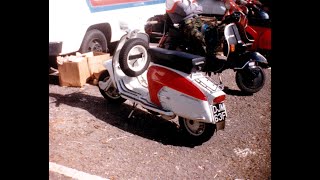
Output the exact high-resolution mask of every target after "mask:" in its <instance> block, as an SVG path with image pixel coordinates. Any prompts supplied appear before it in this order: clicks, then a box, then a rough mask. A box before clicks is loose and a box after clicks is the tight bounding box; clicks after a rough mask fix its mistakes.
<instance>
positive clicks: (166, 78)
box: [147, 65, 207, 106]
mask: <svg viewBox="0 0 320 180" xmlns="http://www.w3.org/2000/svg"><path fill="white" fill-rule="evenodd" d="M186 76H187V74H186ZM147 79H148V88H149V94H150V100H151V102H153V103H154V104H156V105H158V106H161V103H160V101H159V98H158V93H159V91H160V90H161V88H163V87H165V86H167V87H169V88H172V89H174V90H176V91H179V92H181V93H182V94H186V95H189V96H191V97H194V98H196V99H200V100H205V101H206V100H207V97H206V96H205V94H204V93H203V92H202V91H201V90H200V89H199V88H198V87H197V86H195V85H194V84H193V83H192V82H191V81H190V80H189V79H187V78H186V77H184V76H182V75H180V74H178V73H176V72H174V71H172V70H170V69H168V68H166V67H163V66H157V65H153V66H150V67H149V69H148V74H147Z"/></svg>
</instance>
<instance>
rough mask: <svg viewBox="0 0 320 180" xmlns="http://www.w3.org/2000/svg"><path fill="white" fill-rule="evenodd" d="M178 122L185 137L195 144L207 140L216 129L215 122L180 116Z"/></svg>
mask: <svg viewBox="0 0 320 180" xmlns="http://www.w3.org/2000/svg"><path fill="white" fill-rule="evenodd" d="M179 124H180V128H181V130H182V132H183V134H184V135H185V136H186V137H187V139H188V140H190V141H191V142H192V143H197V144H202V143H204V142H206V141H208V140H209V139H210V138H211V137H212V136H213V134H214V131H215V129H216V125H215V124H211V123H205V122H199V121H194V120H190V119H186V118H182V117H179Z"/></svg>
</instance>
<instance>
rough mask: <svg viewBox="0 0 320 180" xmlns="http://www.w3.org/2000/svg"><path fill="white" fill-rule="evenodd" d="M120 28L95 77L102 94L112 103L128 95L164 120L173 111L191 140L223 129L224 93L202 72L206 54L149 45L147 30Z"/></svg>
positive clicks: (206, 139)
mask: <svg viewBox="0 0 320 180" xmlns="http://www.w3.org/2000/svg"><path fill="white" fill-rule="evenodd" d="M125 30H126V31H127V34H125V35H124V36H123V37H122V38H121V39H120V41H119V44H118V46H117V48H116V50H115V53H114V55H113V58H112V60H107V61H105V63H104V65H105V67H106V70H105V71H103V72H102V73H101V75H100V77H99V83H98V87H99V90H100V92H101V94H102V95H103V97H104V98H105V99H107V101H108V102H111V103H123V102H124V101H126V100H130V101H132V102H133V107H134V108H136V106H137V105H138V104H139V105H141V106H142V107H143V108H145V109H147V110H148V112H150V113H152V114H154V115H157V116H160V117H162V118H163V119H165V120H171V119H174V118H175V117H176V116H178V119H179V125H180V128H181V129H182V132H183V133H184V135H186V136H187V137H188V138H190V141H192V142H197V143H203V142H205V141H208V140H209V139H210V138H211V137H212V135H213V134H214V131H215V130H220V129H224V127H225V119H226V117H227V112H226V107H225V104H224V100H225V96H226V94H225V93H224V92H223V91H222V87H220V86H219V85H218V83H215V82H214V81H213V80H212V79H210V78H209V77H208V76H207V75H205V74H204V73H202V72H201V68H203V66H204V64H205V58H204V57H201V56H198V55H193V54H188V53H184V52H178V51H172V50H166V49H162V48H149V36H148V35H147V34H145V33H141V32H139V31H138V30H132V31H131V30H128V29H125ZM133 110H134V109H133ZM133 110H132V112H131V113H130V114H129V118H130V116H131V115H132V113H133Z"/></svg>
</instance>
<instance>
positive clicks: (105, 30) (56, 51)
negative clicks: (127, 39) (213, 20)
mask: <svg viewBox="0 0 320 180" xmlns="http://www.w3.org/2000/svg"><path fill="white" fill-rule="evenodd" d="M164 12H165V0H49V56H57V55H65V54H70V53H74V52H80V53H85V52H90V51H101V52H108V51H109V50H108V46H109V45H110V43H111V42H115V41H118V40H120V38H121V37H122V35H124V34H125V32H124V31H122V30H120V28H119V27H120V26H119V24H122V23H123V24H128V25H129V26H130V27H134V28H137V29H140V30H142V31H143V30H144V25H145V22H146V21H147V19H148V18H150V17H151V16H153V15H156V14H163V13H164Z"/></svg>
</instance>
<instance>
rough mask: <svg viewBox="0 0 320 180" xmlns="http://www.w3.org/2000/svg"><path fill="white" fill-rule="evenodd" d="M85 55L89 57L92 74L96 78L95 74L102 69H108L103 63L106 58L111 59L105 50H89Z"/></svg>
mask: <svg viewBox="0 0 320 180" xmlns="http://www.w3.org/2000/svg"><path fill="white" fill-rule="evenodd" d="M83 55H85V57H87V61H88V68H89V72H90V75H91V76H92V78H95V79H96V77H95V74H100V72H101V71H103V70H105V69H106V68H105V67H104V66H103V63H104V62H105V61H106V60H108V59H110V54H109V53H103V52H89V53H85V54H83Z"/></svg>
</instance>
